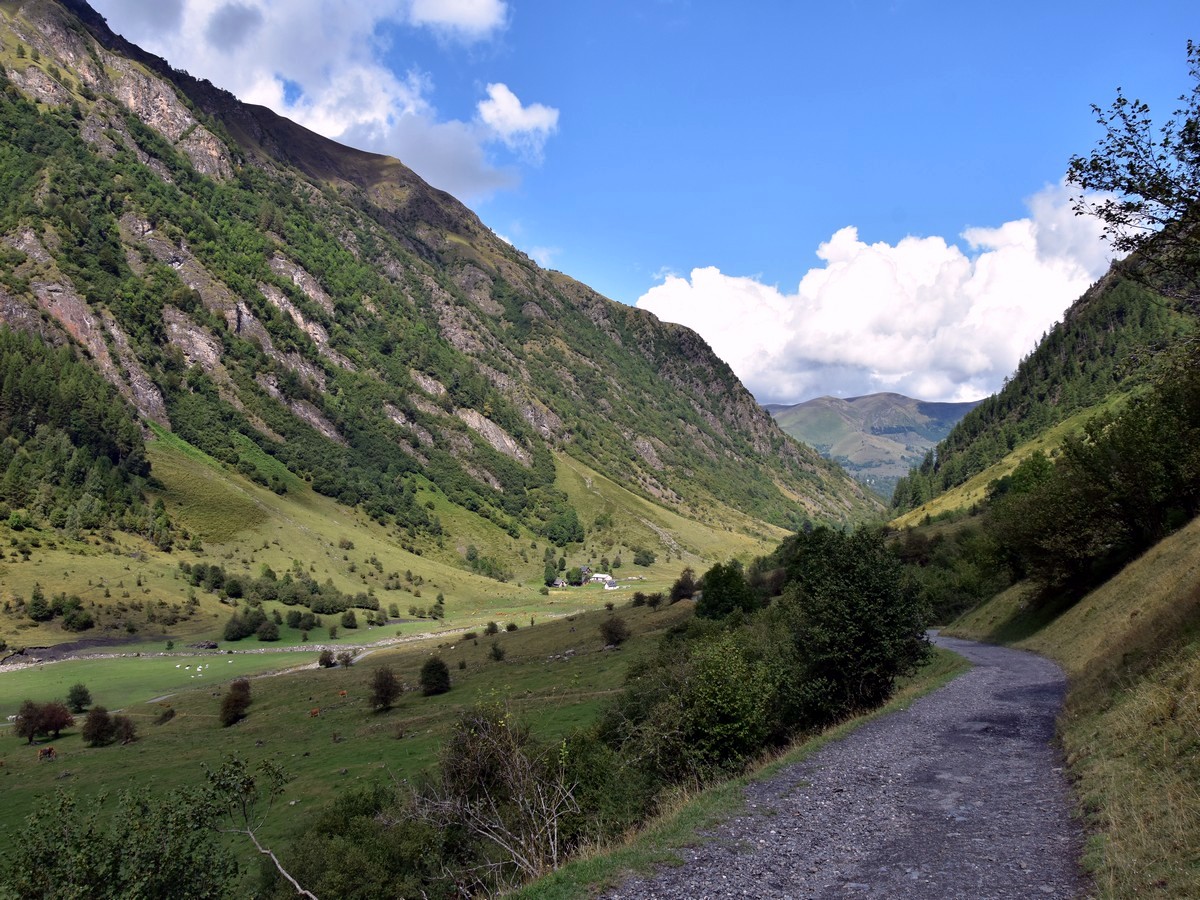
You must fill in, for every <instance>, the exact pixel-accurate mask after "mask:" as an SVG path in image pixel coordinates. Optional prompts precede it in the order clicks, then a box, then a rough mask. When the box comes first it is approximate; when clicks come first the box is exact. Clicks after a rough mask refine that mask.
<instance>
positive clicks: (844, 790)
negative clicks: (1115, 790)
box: [607, 636, 1090, 900]
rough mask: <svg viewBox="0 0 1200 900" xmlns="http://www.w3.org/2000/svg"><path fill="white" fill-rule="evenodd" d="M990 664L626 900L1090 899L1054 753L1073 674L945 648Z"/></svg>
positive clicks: (765, 785) (751, 801) (788, 771)
mask: <svg viewBox="0 0 1200 900" xmlns="http://www.w3.org/2000/svg"><path fill="white" fill-rule="evenodd" d="M934 640H935V642H936V643H937V644H939V645H940V646H943V647H946V648H947V649H949V650H953V651H955V652H956V653H960V654H962V655H963V656H965V657H966V658H967V659H969V660H970V661H971V662H972V663H973V664H974V665H973V668H972V669H971V670H970V671H968V672H966V673H965V674H963V675H961V676H959V677H958V678H956V679H955V680H954V681H952V682H950V683H949V684H947V685H946V686H944V687H942V688H940V689H939V690H937V691H935V692H934V693H932V694H929V695H927V696H926V697H923V698H921V699H920V700H918V701H917V702H916V703H914V704H913V705H912V706H911V707H910V708H909V709H907V710H903V711H900V712H896V713H893V714H890V715H888V716H884V717H882V718H880V719H877V720H875V721H874V722H870V723H868V724H867V725H865V726H863V727H861V728H859V729H857V730H855V731H854V732H852V733H851V734H850V735H848V736H847V737H846V738H844V739H842V740H840V741H837V742H835V743H833V744H830V745H829V746H827V747H825V748H823V749H822V750H821V751H819V752H818V753H816V754H814V755H813V756H811V757H809V758H808V759H807V760H805V761H803V762H801V763H796V764H794V765H791V766H788V767H786V768H784V769H782V770H780V771H779V772H778V773H777V774H776V775H775V776H773V777H772V778H770V779H768V780H765V781H762V782H758V783H755V784H753V785H751V786H749V787H748V788H747V789H746V801H747V803H746V809H745V811H744V812H743V814H741V815H739V816H737V817H735V818H732V819H729V820H728V821H726V822H724V823H722V824H721V825H719V826H717V827H716V828H714V829H713V830H712V831H711V832H710V833H709V834H708V835H707V836H706V837H707V838H709V840H707V841H706V842H705V843H702V844H700V845H698V846H696V847H692V848H688V849H686V850H684V851H682V856H683V859H684V862H683V865H681V866H679V867H677V868H671V869H663V870H660V871H658V872H657V873H655V874H654V875H652V876H649V877H639V878H633V879H630V880H628V881H626V882H624V883H623V884H622V885H621V886H620V887H619V888H618V889H616V890H615V891H613V892H611V893H609V894H608V895H607V896H609V897H611V898H614V900H617V898H620V900H684V898H688V900H692V898H701V897H712V898H717V897H758V898H835V897H836V898H843V897H850V898H854V897H888V898H894V897H904V898H922V900H942V898H946V900H948V898H956V900H957V898H972V900H973V898H978V900H992V898H996V900H1001V898H1003V900H1008V898H1013V900H1016V898H1020V900H1027V898H1037V897H1047V898H1076V897H1086V896H1088V895H1089V893H1090V884H1089V883H1088V881H1087V880H1086V878H1084V876H1083V875H1082V874H1081V872H1080V870H1079V868H1078V865H1077V862H1076V861H1077V860H1078V859H1079V857H1080V853H1081V850H1082V842H1083V835H1082V829H1081V827H1080V825H1079V823H1078V822H1077V821H1076V820H1074V819H1073V818H1072V817H1071V814H1070V809H1071V805H1072V802H1071V797H1070V791H1069V788H1068V785H1067V781H1066V778H1065V776H1064V774H1063V769H1062V761H1061V759H1060V756H1059V752H1058V750H1057V749H1056V748H1055V746H1054V744H1053V738H1054V723H1055V718H1056V716H1057V715H1058V712H1059V710H1060V709H1061V707H1062V700H1063V696H1064V694H1065V691H1066V679H1065V677H1064V675H1063V673H1062V671H1061V670H1060V669H1059V668H1058V666H1057V665H1055V664H1054V663H1052V662H1050V661H1049V660H1047V659H1044V658H1042V657H1039V656H1035V655H1033V654H1031V653H1025V652H1022V651H1018V650H1010V649H1007V648H1004V647H994V646H989V645H985V644H977V643H974V642H971V641H963V640H957V639H954V638H947V637H940V636H937V637H935V638H934Z"/></svg>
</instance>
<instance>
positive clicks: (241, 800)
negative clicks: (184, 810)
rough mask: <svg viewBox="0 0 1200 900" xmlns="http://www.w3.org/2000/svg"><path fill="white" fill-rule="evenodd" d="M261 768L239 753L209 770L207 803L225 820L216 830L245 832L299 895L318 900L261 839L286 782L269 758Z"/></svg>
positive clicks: (232, 832) (230, 832) (236, 832)
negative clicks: (252, 769) (248, 763)
mask: <svg viewBox="0 0 1200 900" xmlns="http://www.w3.org/2000/svg"><path fill="white" fill-rule="evenodd" d="M258 770H259V775H258V777H257V778H256V777H255V776H254V775H252V774H250V771H249V769H248V768H247V766H246V762H245V760H243V759H241V758H239V757H236V756H228V757H226V759H225V762H224V764H222V766H221V768H219V769H217V770H215V771H213V770H211V769H209V770H207V774H208V783H209V786H210V791H209V794H208V797H207V798H206V799H207V801H208V805H209V807H210V808H211V809H212V810H213V811H214V813H215V814H216V816H217V818H219V819H220V820H222V821H223V822H224V823H225V824H223V825H222V824H218V825H216V827H217V830H218V831H220V832H222V833H223V834H244V835H245V836H246V837H248V838H249V839H250V842H251V843H252V844H254V848H255V849H256V850H257V851H258V852H259V853H261V854H263V855H264V856H266V857H268V858H269V859H270V860H271V862H272V863H274V864H275V868H276V870H277V871H278V872H279V874H280V875H282V876H283V877H284V878H286V879H287V880H288V882H289V883H290V884H291V886H292V887H293V888H294V889H295V891H296V893H297V894H299V895H300V896H302V897H308V898H310V900H317V898H316V896H315V895H314V894H313V893H311V892H310V891H306V890H305V889H304V888H302V887H301V886H300V884H299V882H297V881H296V879H295V878H293V877H292V876H291V874H289V873H288V871H287V869H285V868H284V867H283V864H282V863H281V862H280V861H279V857H277V856H276V855H275V854H274V853H273V852H272V851H271V848H269V847H264V846H263V844H262V842H261V841H259V839H258V829H259V828H261V827H262V824H263V822H265V821H266V817H267V814H268V813H270V811H271V808H272V807H273V806H274V805H275V800H276V799H277V798H278V797H279V795H280V794H282V793H283V786H284V785H285V784H287V776H286V775H285V774H284V772H283V770H282V769H281V768H279V766H277V765H276V764H275V763H273V762H270V761H269V760H263V762H261V763H260V764H259V767H258ZM164 896H174V895H164Z"/></svg>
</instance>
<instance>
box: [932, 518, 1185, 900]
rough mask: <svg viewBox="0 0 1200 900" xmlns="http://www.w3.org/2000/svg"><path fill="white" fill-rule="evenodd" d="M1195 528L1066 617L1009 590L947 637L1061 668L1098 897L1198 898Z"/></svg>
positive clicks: (1070, 750)
mask: <svg viewBox="0 0 1200 900" xmlns="http://www.w3.org/2000/svg"><path fill="white" fill-rule="evenodd" d="M1198 559H1200V520H1196V521H1193V522H1192V523H1191V524H1190V525H1189V526H1187V527H1186V528H1184V529H1182V530H1181V531H1179V532H1177V533H1176V534H1174V535H1172V536H1170V537H1168V538H1167V539H1166V540H1164V541H1162V542H1161V543H1159V544H1158V545H1157V546H1155V547H1154V548H1153V549H1151V550H1150V551H1149V552H1147V553H1146V554H1145V555H1143V556H1142V557H1141V558H1139V559H1138V560H1136V561H1135V562H1133V563H1132V564H1130V565H1129V566H1127V567H1126V568H1125V569H1124V570H1123V571H1122V572H1121V573H1120V574H1119V575H1117V576H1116V577H1114V578H1112V579H1111V580H1110V581H1109V582H1108V583H1107V584H1105V585H1104V586H1103V587H1101V588H1100V589H1098V590H1096V591H1094V592H1092V593H1091V594H1089V595H1088V596H1087V597H1085V598H1083V599H1082V600H1081V601H1079V602H1078V603H1076V604H1075V605H1074V606H1072V607H1070V608H1069V609H1066V610H1061V609H1054V608H1050V609H1048V610H1047V609H1040V610H1038V609H1036V608H1034V609H1031V608H1029V607H1027V606H1026V603H1025V599H1024V590H1025V589H1024V588H1023V587H1022V586H1018V587H1015V588H1013V589H1010V590H1009V591H1007V592H1005V593H1003V594H1001V595H999V596H997V597H996V598H995V599H993V600H992V601H990V602H988V603H986V604H984V605H983V606H981V607H980V608H978V609H976V610H973V611H972V612H970V613H968V614H967V615H965V616H964V617H963V618H962V619H960V620H959V621H958V622H956V623H954V625H953V626H951V627H950V628H949V629H947V631H948V632H949V633H952V634H957V635H961V636H963V637H973V638H976V639H979V640H986V641H1000V642H1005V643H1011V644H1014V645H1015V646H1018V647H1025V648H1028V649H1030V650H1034V651H1036V652H1039V653H1044V654H1046V655H1048V656H1050V657H1052V658H1053V659H1055V660H1057V661H1058V662H1059V663H1061V664H1062V665H1063V667H1064V668H1065V669H1066V670H1067V673H1068V675H1069V676H1070V679H1071V690H1070V694H1069V695H1068V698H1067V708H1066V712H1065V715H1064V717H1063V719H1062V722H1061V724H1060V733H1061V735H1062V741H1063V746H1064V749H1065V751H1066V754H1067V759H1068V762H1069V764H1070V767H1071V773H1072V776H1073V777H1074V778H1075V779H1077V791H1078V794H1079V797H1080V800H1081V804H1082V807H1083V810H1084V812H1085V814H1086V815H1087V818H1088V825H1089V828H1090V829H1091V830H1092V836H1091V838H1090V840H1089V843H1088V851H1087V856H1086V859H1085V862H1086V863H1087V865H1088V866H1089V868H1091V869H1092V871H1093V872H1094V873H1095V876H1096V878H1097V882H1098V885H1099V887H1100V888H1101V891H1102V895H1103V896H1107V897H1128V896H1134V895H1141V894H1143V893H1147V892H1152V893H1157V894H1160V895H1162V896H1171V897H1190V896H1196V895H1197V894H1198V893H1200V857H1197V855H1196V847H1197V846H1200V814H1198V810H1200V792H1198V790H1197V785H1200V757H1198V756H1197V753H1196V735H1197V733H1198V729H1200V720H1198V718H1197V710H1198V709H1200V704H1198V700H1200V680H1198V673H1200V567H1198V566H1197V560H1198Z"/></svg>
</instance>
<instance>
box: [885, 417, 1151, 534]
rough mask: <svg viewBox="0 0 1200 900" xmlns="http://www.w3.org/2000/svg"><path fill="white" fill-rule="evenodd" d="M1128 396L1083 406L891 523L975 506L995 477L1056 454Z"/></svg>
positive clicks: (907, 523)
mask: <svg viewBox="0 0 1200 900" xmlns="http://www.w3.org/2000/svg"><path fill="white" fill-rule="evenodd" d="M1128 400H1129V398H1128V396H1127V395H1122V394H1114V395H1112V396H1111V397H1109V398H1108V399H1107V400H1106V401H1105V402H1103V403H1100V404H1097V405H1096V406H1092V407H1089V408H1088V409H1085V410H1081V411H1080V412H1077V413H1075V414H1074V415H1073V416H1071V417H1070V418H1068V419H1064V420H1063V421H1062V422H1059V423H1058V424H1057V425H1055V426H1053V427H1052V428H1047V429H1046V430H1045V431H1043V432H1042V433H1041V434H1039V435H1038V436H1037V437H1036V438H1034V439H1033V440H1030V441H1026V442H1025V443H1024V444H1021V445H1020V446H1019V447H1017V448H1015V449H1014V450H1013V451H1012V452H1010V453H1009V454H1008V455H1007V456H1005V457H1004V458H1003V459H1002V460H1000V461H999V462H997V463H994V464H993V465H991V466H989V467H988V468H986V469H984V470H983V471H982V472H980V473H979V474H977V475H973V476H972V477H971V478H969V479H968V480H967V481H965V482H963V483H962V484H960V485H958V486H957V487H954V488H951V489H950V490H948V491H946V492H945V493H944V494H939V495H938V496H937V497H934V498H933V499H932V500H930V501H929V502H928V503H923V504H921V506H919V507H917V508H916V509H913V510H909V511H908V512H906V513H904V515H902V516H897V517H896V518H895V519H893V520H892V522H891V523H890V524H891V527H893V528H908V527H910V526H913V525H917V524H919V523H920V522H921V521H922V520H923V519H924V518H925V517H926V516H929V517H931V518H937V517H938V516H942V515H946V514H948V513H954V512H958V511H960V510H968V509H971V508H972V507H973V506H975V505H977V504H979V503H982V502H983V501H984V500H986V499H987V494H988V486H989V485H991V483H992V482H993V481H998V480H999V479H1001V478H1003V477H1004V476H1005V475H1011V474H1012V473H1013V470H1014V469H1016V468H1017V466H1019V465H1020V464H1021V462H1022V461H1023V460H1025V459H1026V458H1028V457H1030V456H1032V455H1033V454H1034V453H1036V452H1037V451H1039V450H1041V451H1042V452H1043V453H1045V454H1047V455H1052V454H1053V453H1054V451H1055V450H1057V449H1058V448H1059V447H1061V446H1062V444H1063V441H1065V440H1066V439H1067V438H1068V437H1069V436H1070V435H1072V434H1077V433H1079V432H1080V431H1081V430H1082V429H1083V426H1084V425H1086V424H1087V422H1088V421H1089V420H1090V419H1093V418H1095V417H1096V416H1097V415H1099V414H1101V413H1104V412H1116V411H1118V410H1119V409H1120V408H1121V407H1122V406H1124V405H1125V404H1126V403H1127V402H1128Z"/></svg>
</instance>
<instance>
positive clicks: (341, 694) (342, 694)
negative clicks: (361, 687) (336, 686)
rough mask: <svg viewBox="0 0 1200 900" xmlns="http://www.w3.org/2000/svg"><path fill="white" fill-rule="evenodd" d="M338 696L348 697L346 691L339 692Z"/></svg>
mask: <svg viewBox="0 0 1200 900" xmlns="http://www.w3.org/2000/svg"><path fill="white" fill-rule="evenodd" d="M338 696H339V697H345V696H346V692H345V691H338Z"/></svg>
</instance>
